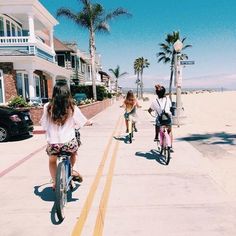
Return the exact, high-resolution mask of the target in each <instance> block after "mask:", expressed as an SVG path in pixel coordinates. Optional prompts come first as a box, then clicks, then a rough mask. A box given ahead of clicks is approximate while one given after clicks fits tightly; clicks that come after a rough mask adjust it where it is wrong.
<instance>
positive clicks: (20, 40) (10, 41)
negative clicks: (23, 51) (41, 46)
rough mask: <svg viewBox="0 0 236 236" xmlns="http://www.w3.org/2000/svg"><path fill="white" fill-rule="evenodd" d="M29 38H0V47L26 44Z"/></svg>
mask: <svg viewBox="0 0 236 236" xmlns="http://www.w3.org/2000/svg"><path fill="white" fill-rule="evenodd" d="M28 42H29V37H0V45H4V44H6V45H9V44H22V43H28Z"/></svg>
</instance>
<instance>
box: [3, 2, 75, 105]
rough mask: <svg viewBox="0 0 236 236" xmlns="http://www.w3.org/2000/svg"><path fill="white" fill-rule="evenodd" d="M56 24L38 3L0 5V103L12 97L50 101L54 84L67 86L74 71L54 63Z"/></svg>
mask: <svg viewBox="0 0 236 236" xmlns="http://www.w3.org/2000/svg"><path fill="white" fill-rule="evenodd" d="M57 24H58V22H57V20H56V19H55V18H54V17H53V16H52V15H51V14H50V13H49V12H48V11H47V10H46V9H45V8H44V6H43V5H42V4H41V3H40V2H39V1H38V0H11V1H8V0H1V1H0V103H4V102H7V101H8V100H9V99H10V98H11V97H12V96H15V95H22V96H23V97H24V98H26V99H30V98H34V97H50V96H51V93H52V87H53V84H54V83H55V81H56V80H60V79H65V80H67V81H68V83H69V82H70V78H71V76H73V70H71V69H68V68H67V67H62V66H59V65H58V64H57V60H56V53H55V50H54V36H53V30H54V27H55V25H57ZM57 59H58V61H59V60H60V58H57ZM59 63H60V62H59Z"/></svg>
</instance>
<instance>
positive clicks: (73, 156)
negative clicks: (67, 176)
mask: <svg viewBox="0 0 236 236" xmlns="http://www.w3.org/2000/svg"><path fill="white" fill-rule="evenodd" d="M76 158H77V152H74V153H72V154H71V158H70V161H71V167H72V173H71V174H72V176H74V177H73V180H76V181H78V182H79V183H81V182H82V181H83V177H82V176H81V174H80V173H79V172H78V171H76V170H74V169H73V166H74V165H75V162H76Z"/></svg>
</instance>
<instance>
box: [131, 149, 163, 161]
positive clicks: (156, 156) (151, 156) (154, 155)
mask: <svg viewBox="0 0 236 236" xmlns="http://www.w3.org/2000/svg"><path fill="white" fill-rule="evenodd" d="M135 155H136V156H138V157H145V158H146V159H148V160H156V161H157V162H158V163H160V164H161V165H166V162H165V159H164V157H163V156H162V155H161V154H160V153H159V152H158V151H157V150H154V149H152V150H150V151H149V152H136V153H135Z"/></svg>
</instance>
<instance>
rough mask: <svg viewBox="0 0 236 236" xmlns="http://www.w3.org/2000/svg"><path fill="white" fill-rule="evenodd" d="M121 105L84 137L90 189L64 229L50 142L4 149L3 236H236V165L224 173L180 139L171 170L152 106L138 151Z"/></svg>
mask: <svg viewBox="0 0 236 236" xmlns="http://www.w3.org/2000/svg"><path fill="white" fill-rule="evenodd" d="M119 105H120V104H119V103H118V102H117V103H115V105H113V106H112V107H110V108H108V109H107V110H105V111H104V112H102V113H100V114H98V115H97V116H96V117H95V118H94V125H93V126H92V127H85V128H83V129H82V130H81V136H82V143H83V144H82V146H81V147H80V150H79V158H78V161H77V163H76V169H78V170H79V171H80V172H81V174H82V175H83V177H84V182H83V183H82V184H81V186H78V189H77V190H76V191H75V192H74V193H73V195H72V198H70V199H69V202H68V205H67V209H66V218H65V220H64V221H63V222H61V223H60V222H58V220H57V217H56V215H55V211H54V208H53V204H54V193H53V192H52V189H51V185H50V177H49V172H48V158H47V155H46V153H45V137H44V134H34V136H33V137H26V138H25V139H23V140H15V141H11V142H7V143H1V144H0V153H1V154H0V155H1V158H0V172H1V173H0V176H1V179H0V189H1V195H0V200H1V215H0V228H1V230H0V235H1V236H9V235H18V236H21V235H22V236H28V235H33V236H38V235H40V236H42V235H44V236H47V235H48V236H49V235H50V236H51V235H57V236H67V235H73V236H75V235H84V236H90V235H96V236H97V235H106V236H116V235H117V236H124V235H125V236H130V235H136V236H141V235H142V236H147V235H148V236H149V235H153V236H155V235H164V236H169V235H171V236H172V235H175V236H176V235H177V236H178V235H179V236H189V235H191V236H195V235H196V236H199V235H202V236H218V235H219V236H222V235H227V236H232V235H236V227H235V225H236V198H235V196H236V193H235V174H234V173H233V172H235V170H234V168H233V167H235V162H234V160H233V157H230V156H229V157H227V158H225V161H224V165H222V164H221V166H219V162H218V161H217V160H215V159H214V156H213V157H212V156H210V157H209V158H208V157H206V156H204V152H200V151H199V145H198V146H196V145H192V143H189V142H187V141H184V140H181V139H178V137H175V138H176V140H175V142H174V153H172V158H171V161H170V164H169V165H168V166H166V165H165V163H164V161H163V158H162V157H161V156H160V155H159V153H158V152H157V150H156V145H155V143H154V142H153V137H154V127H153V118H152V117H150V116H149V114H148V113H147V111H146V109H147V108H148V105H149V102H145V103H143V104H142V105H143V107H142V108H141V109H139V111H138V114H139V122H138V124H137V128H138V133H135V139H134V140H133V143H132V144H130V143H129V142H128V140H127V138H126V136H125V133H124V132H125V126H124V121H123V117H122V114H123V110H122V109H121V108H119ZM38 128H40V127H37V129H38ZM174 129H176V128H174ZM180 129H181V128H180ZM177 133H178V132H177ZM221 163H222V162H221ZM219 167H221V171H220V169H219Z"/></svg>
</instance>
